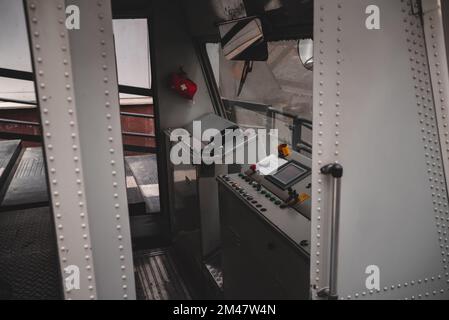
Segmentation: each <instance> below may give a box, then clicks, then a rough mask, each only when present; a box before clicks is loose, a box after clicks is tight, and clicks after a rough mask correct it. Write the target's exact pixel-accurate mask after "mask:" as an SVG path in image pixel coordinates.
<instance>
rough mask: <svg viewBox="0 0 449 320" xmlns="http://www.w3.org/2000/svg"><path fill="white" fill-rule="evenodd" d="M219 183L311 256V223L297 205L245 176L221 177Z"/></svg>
mask: <svg viewBox="0 0 449 320" xmlns="http://www.w3.org/2000/svg"><path fill="white" fill-rule="evenodd" d="M218 181H219V183H221V184H223V185H225V186H226V187H227V189H228V190H229V191H231V192H232V193H233V194H234V195H235V196H237V198H238V199H239V200H240V201H242V202H243V203H244V204H245V205H246V206H247V207H249V208H251V209H252V210H253V211H255V212H256V213H258V214H260V215H261V216H262V217H263V218H264V219H266V220H267V221H268V222H269V223H270V224H271V225H272V226H274V227H275V228H276V229H278V230H280V231H281V232H282V233H283V234H284V236H286V237H287V238H288V239H289V240H291V241H293V242H294V243H295V244H296V245H297V246H299V247H300V248H301V249H303V250H304V251H305V252H307V253H310V252H309V250H310V247H309V239H310V221H309V219H308V218H306V217H305V215H302V214H300V212H299V211H298V209H297V207H296V205H297V204H296V205H295V206H290V205H289V204H288V202H286V199H285V198H283V197H279V196H278V195H277V194H276V193H274V192H272V190H270V189H268V188H266V187H265V186H264V185H262V184H261V183H259V182H257V181H255V180H253V179H252V178H251V177H250V176H248V175H247V174H245V173H239V174H229V175H222V176H220V177H218ZM307 201H309V200H307Z"/></svg>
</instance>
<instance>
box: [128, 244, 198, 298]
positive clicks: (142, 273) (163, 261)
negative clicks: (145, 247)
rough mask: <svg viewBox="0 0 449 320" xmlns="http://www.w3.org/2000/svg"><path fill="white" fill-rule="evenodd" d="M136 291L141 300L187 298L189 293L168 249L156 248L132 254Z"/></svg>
mask: <svg viewBox="0 0 449 320" xmlns="http://www.w3.org/2000/svg"><path fill="white" fill-rule="evenodd" d="M134 268H135V271H136V282H137V292H138V297H139V299H143V300H189V299H190V295H189V293H188V291H187V288H186V286H185V284H184V282H183V280H182V279H181V277H180V275H179V272H178V270H177V269H176V267H175V265H174V264H173V260H172V258H171V257H170V254H169V253H168V251H166V250H164V249H157V250H151V251H145V252H137V253H135V255H134Z"/></svg>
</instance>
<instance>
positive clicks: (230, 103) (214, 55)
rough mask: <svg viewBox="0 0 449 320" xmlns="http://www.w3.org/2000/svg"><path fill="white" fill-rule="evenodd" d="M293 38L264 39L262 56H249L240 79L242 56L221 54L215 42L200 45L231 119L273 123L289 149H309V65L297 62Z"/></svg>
mask: <svg viewBox="0 0 449 320" xmlns="http://www.w3.org/2000/svg"><path fill="white" fill-rule="evenodd" d="M298 43H299V40H289V41H276V42H269V43H268V52H269V56H268V60H267V61H262V62H260V61H255V62H253V63H252V70H251V71H250V72H248V74H247V75H246V79H245V80H242V79H243V78H244V77H242V74H243V72H244V71H243V70H244V65H245V62H244V61H229V60H226V59H225V57H224V56H223V54H222V50H221V46H220V44H219V43H206V44H205V47H206V52H207V55H208V58H209V62H210V65H211V68H212V71H213V73H214V79H215V81H216V85H217V87H218V89H219V92H220V96H221V99H222V100H223V103H224V106H225V111H226V114H227V116H228V117H229V118H230V119H231V120H233V121H235V122H237V123H238V124H239V125H241V126H242V127H252V128H264V127H268V128H276V129H278V130H279V131H278V133H279V139H280V141H281V142H283V143H287V144H289V145H290V146H293V147H294V148H295V149H301V148H303V147H304V146H305V147H307V148H308V149H310V146H311V142H312V132H311V125H310V124H311V120H312V96H313V71H311V70H308V69H306V68H305V67H304V66H303V64H302V63H301V60H300V58H299V54H298ZM298 126H300V128H297V127H298ZM298 132H299V133H300V135H301V136H300V137H298V136H297V135H298Z"/></svg>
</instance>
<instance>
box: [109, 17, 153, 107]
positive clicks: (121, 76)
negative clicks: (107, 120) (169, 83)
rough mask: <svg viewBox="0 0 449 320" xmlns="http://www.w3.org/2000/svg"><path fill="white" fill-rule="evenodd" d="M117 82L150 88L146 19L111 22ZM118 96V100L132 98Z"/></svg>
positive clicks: (126, 95)
mask: <svg viewBox="0 0 449 320" xmlns="http://www.w3.org/2000/svg"><path fill="white" fill-rule="evenodd" d="M113 27H114V40H115V51H116V56H117V72H118V80H119V83H120V84H122V85H127V86H133V87H141V88H151V72H150V45H149V38H148V24H147V19H115V20H114V21H113ZM134 97H138V96H133V95H129V94H120V98H134Z"/></svg>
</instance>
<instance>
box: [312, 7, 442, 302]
mask: <svg viewBox="0 0 449 320" xmlns="http://www.w3.org/2000/svg"><path fill="white" fill-rule="evenodd" d="M370 5H376V6H378V8H379V9H380V29H379V30H376V29H374V30H368V29H367V28H366V26H365V21H366V19H367V18H368V16H369V15H370V13H368V14H367V13H366V9H367V7H368V6H370ZM410 8H411V6H410V2H409V1H404V0H375V1H365V0H339V1H335V2H333V1H332V2H331V1H324V0H318V1H315V30H314V33H315V35H314V42H315V69H314V78H315V80H314V143H313V144H314V146H313V147H314V151H313V152H314V154H313V162H314V164H313V177H312V179H313V183H312V188H313V207H312V252H311V284H312V296H313V298H318V297H317V292H318V291H319V290H320V289H321V288H323V287H326V286H328V280H329V279H328V273H329V259H328V258H327V257H328V256H329V247H330V244H329V224H330V221H329V217H330V205H331V199H330V198H331V196H332V195H331V190H330V188H331V181H330V178H327V177H325V176H322V175H321V174H320V173H319V168H320V167H321V166H323V165H325V164H328V163H332V162H338V163H340V164H342V166H343V167H344V174H343V178H342V182H341V183H342V189H341V202H340V215H341V216H340V230H339V253H338V272H337V275H336V276H337V283H338V291H337V292H338V296H339V298H340V299H398V298H399V299H400V298H405V299H421V298H422V299H425V298H433V299H441V298H448V296H449V291H448V280H449V274H448V270H447V268H448V265H447V241H448V239H447V218H448V211H447V210H448V199H447V187H446V181H445V175H444V167H443V161H442V157H441V147H440V140H439V134H438V122H437V115H436V110H435V104H434V101H433V95H432V87H431V80H430V72H429V65H428V60H427V54H426V46H425V41H424V32H423V27H422V25H421V19H420V16H419V15H413V14H412V13H411V9H410ZM372 265H374V266H377V267H379V270H380V273H379V275H380V278H379V279H380V287H379V289H375V288H371V287H369V286H368V287H367V286H366V280H367V278H368V276H369V274H367V273H365V272H366V268H367V267H368V266H372Z"/></svg>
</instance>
